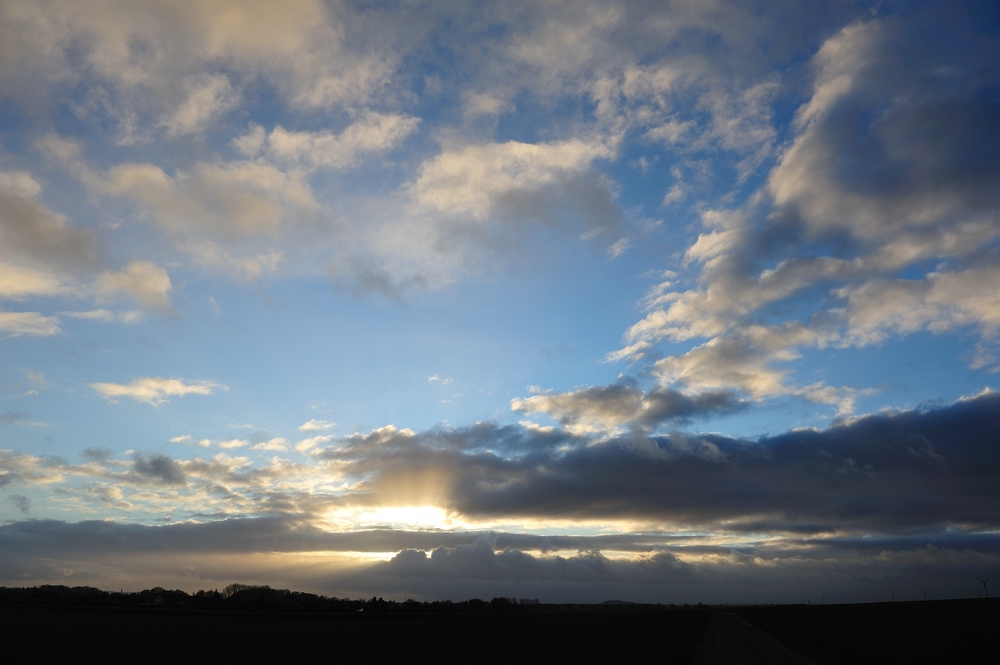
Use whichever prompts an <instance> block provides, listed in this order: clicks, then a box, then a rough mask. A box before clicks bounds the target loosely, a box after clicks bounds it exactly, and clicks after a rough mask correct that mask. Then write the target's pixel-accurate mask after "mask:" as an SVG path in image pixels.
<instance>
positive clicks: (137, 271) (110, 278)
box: [96, 261, 173, 310]
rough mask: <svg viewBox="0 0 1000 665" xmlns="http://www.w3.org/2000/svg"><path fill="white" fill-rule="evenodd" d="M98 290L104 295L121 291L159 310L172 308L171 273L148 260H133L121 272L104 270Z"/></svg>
mask: <svg viewBox="0 0 1000 665" xmlns="http://www.w3.org/2000/svg"><path fill="white" fill-rule="evenodd" d="M96 286H97V291H98V293H99V294H101V296H102V297H111V296H114V295H117V294H119V293H124V294H127V295H128V296H130V297H131V298H132V299H133V300H135V301H136V302H139V303H142V304H143V305H146V306H147V307H152V308H155V309H159V310H169V309H170V291H171V289H173V285H172V284H171V283H170V275H168V274H167V271H166V270H164V269H163V268H161V267H160V266H158V265H156V264H153V263H150V262H148V261H133V262H132V263H130V264H128V265H127V266H126V267H125V268H124V269H123V270H121V271H119V272H104V273H101V275H100V276H99V277H98V278H97V285H96Z"/></svg>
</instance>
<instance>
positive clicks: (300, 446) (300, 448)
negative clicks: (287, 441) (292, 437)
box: [295, 434, 333, 453]
mask: <svg viewBox="0 0 1000 665" xmlns="http://www.w3.org/2000/svg"><path fill="white" fill-rule="evenodd" d="M332 439H333V435H332V434H320V435H317V436H311V437H309V438H307V439H302V440H301V441H299V442H298V443H296V444H295V452H297V453H304V452H308V451H310V450H312V449H313V448H315V447H316V446H318V445H319V444H321V443H327V442H328V441H331V440H332Z"/></svg>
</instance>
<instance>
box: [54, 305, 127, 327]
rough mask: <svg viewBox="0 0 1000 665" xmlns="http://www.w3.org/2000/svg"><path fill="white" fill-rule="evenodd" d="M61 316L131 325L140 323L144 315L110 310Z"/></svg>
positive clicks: (94, 310) (68, 313)
mask: <svg viewBox="0 0 1000 665" xmlns="http://www.w3.org/2000/svg"><path fill="white" fill-rule="evenodd" d="M61 314H62V315H63V316H69V317H71V318H74V319H83V320H85V321H99V322H101V323H125V324H133V323H138V322H139V321H142V320H143V318H144V317H145V315H144V314H143V313H142V312H139V311H136V310H125V311H119V312H113V311H111V310H110V309H103V308H102V309H91V310H87V311H86V312H61Z"/></svg>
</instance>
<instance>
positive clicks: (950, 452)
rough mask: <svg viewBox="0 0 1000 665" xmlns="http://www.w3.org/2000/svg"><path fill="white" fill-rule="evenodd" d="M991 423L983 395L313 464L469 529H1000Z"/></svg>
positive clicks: (444, 446)
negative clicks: (629, 523) (765, 423)
mask: <svg viewBox="0 0 1000 665" xmlns="http://www.w3.org/2000/svg"><path fill="white" fill-rule="evenodd" d="M998 413H1000V396H998V395H997V394H996V393H987V394H984V395H981V396H979V397H976V398H973V399H969V400H966V401H962V402H959V403H956V404H955V405H953V406H950V407H946V408H940V409H933V410H928V411H910V412H902V413H895V414H879V415H871V416H867V417H865V418H862V419H860V420H857V421H855V422H852V423H850V424H845V425H841V426H837V427H832V428H830V429H828V430H825V431H812V430H804V431H797V432H789V433H786V434H783V435H780V436H775V437H771V438H765V439H761V440H760V441H756V442H749V441H740V440H736V439H729V438H726V437H722V436H717V435H700V436H685V435H681V434H674V435H671V436H664V437H649V436H646V435H644V434H641V433H638V432H633V433H632V434H631V435H623V436H619V437H615V438H612V439H608V440H604V441H600V442H592V441H589V440H586V439H582V440H581V439H576V440H574V439H572V438H568V437H567V435H565V434H561V435H560V434H554V433H550V434H545V433H537V432H534V431H531V430H524V429H521V428H514V427H502V428H498V427H495V426H487V425H481V426H478V427H476V428H472V429H470V430H466V431H451V432H433V431H432V432H428V433H424V434H419V435H417V434H412V433H408V434H402V433H397V432H392V433H382V434H381V435H379V436H377V437H372V436H369V437H356V438H348V439H344V440H342V441H341V442H339V444H338V445H336V446H331V447H328V448H325V449H323V450H321V451H319V452H318V453H316V455H317V456H318V457H320V458H324V459H330V460H336V461H337V462H339V463H340V464H341V469H342V471H343V472H344V473H347V474H351V475H357V476H359V477H362V478H364V481H363V482H361V483H360V484H359V485H357V486H356V487H357V489H358V490H359V491H361V492H366V493H367V492H370V493H371V500H372V501H379V500H382V501H384V500H386V499H388V498H390V497H394V498H396V499H397V500H399V499H402V498H404V497H406V498H414V497H416V496H420V495H421V493H427V494H428V496H433V497H434V498H436V499H437V500H439V501H442V502H443V503H444V505H446V506H448V507H449V508H451V509H453V510H456V511H458V512H459V513H461V514H464V515H468V516H474V517H478V518H483V517H492V518H497V517H506V518H511V517H512V516H517V515H521V516H526V517H527V516H531V517H542V518H554V517H563V518H573V519H625V520H628V519H641V520H649V521H654V522H661V523H666V524H671V525H674V526H683V527H709V528H718V527H720V526H721V525H723V524H724V525H725V528H727V529H738V530H740V529H746V530H751V531H752V530H755V529H756V530H759V529H764V528H766V529H769V530H772V531H783V530H788V531H803V530H804V531H812V532H816V533H821V532H837V531H875V532H881V531H885V532H906V531H908V530H911V529H917V530H919V529H925V528H943V527H945V526H954V527H956V528H961V529H981V528H990V527H992V526H993V525H995V524H996V523H997V522H998V521H1000V486H998V485H997V481H996V480H995V478H996V477H997V474H998V473H1000V456H998V452H997V451H996V450H995V446H994V445H993V444H992V442H993V441H995V438H996V436H998V435H1000V417H998V415H997V414H998ZM567 444H568V445H567ZM505 449H506V451H507V452H502V451H504V450H505Z"/></svg>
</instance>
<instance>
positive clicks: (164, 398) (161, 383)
mask: <svg viewBox="0 0 1000 665" xmlns="http://www.w3.org/2000/svg"><path fill="white" fill-rule="evenodd" d="M90 387H91V388H93V389H94V390H96V391H97V392H98V393H100V394H101V396H103V397H105V398H107V399H109V400H114V399H117V398H119V397H130V398H131V399H133V400H135V401H137V402H145V403H146V404H151V405H152V406H159V405H161V404H165V403H166V402H169V401H170V398H171V397H184V396H185V395H211V394H212V393H213V392H215V391H216V390H229V388H227V387H226V386H223V385H221V384H218V383H215V382H214V381H194V382H191V383H187V382H185V381H184V380H183V379H164V378H161V377H142V378H139V379H135V380H134V381H132V382H131V383H128V384H121V383H91V384H90Z"/></svg>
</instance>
